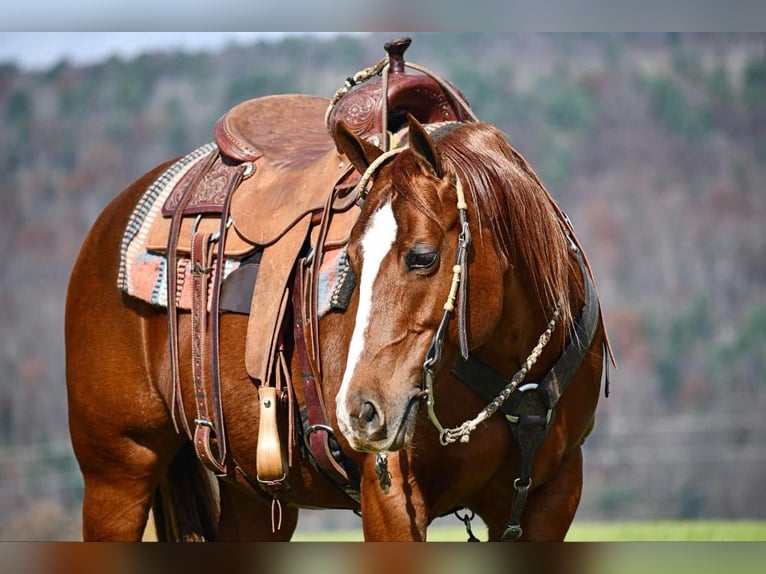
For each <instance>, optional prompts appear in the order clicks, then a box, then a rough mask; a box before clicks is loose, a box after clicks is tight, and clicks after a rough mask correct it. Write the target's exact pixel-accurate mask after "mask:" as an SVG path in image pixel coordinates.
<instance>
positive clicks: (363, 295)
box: [337, 203, 397, 425]
mask: <svg viewBox="0 0 766 574" xmlns="http://www.w3.org/2000/svg"><path fill="white" fill-rule="evenodd" d="M396 229H397V227H396V219H394V211H393V209H391V203H386V204H385V205H383V206H382V207H381V208H379V209H378V211H376V212H375V213H374V214H373V216H372V217H371V218H370V222H369V223H368V225H367V229H365V231H364V235H363V236H362V240H361V247H362V250H361V251H362V261H361V267H362V277H361V280H360V281H359V307H358V308H357V311H356V324H355V325H354V333H353V334H352V335H351V343H350V345H349V348H348V360H347V362H346V370H345V372H344V373H343V382H342V383H341V386H340V390H339V391H338V397H337V410H338V420H339V422H341V423H342V424H343V423H345V425H348V422H349V420H348V413H347V412H346V393H347V392H348V386H349V383H350V381H351V378H352V377H353V375H354V370H355V369H356V364H357V362H359V357H360V356H361V355H362V351H363V350H364V343H365V335H366V331H367V326H368V325H369V322H370V314H371V311H372V287H373V284H374V283H375V279H376V278H377V276H378V272H379V271H380V266H381V264H382V263H383V259H384V258H385V256H386V254H387V253H388V252H389V251H390V250H391V246H392V245H393V244H394V240H395V239H396Z"/></svg>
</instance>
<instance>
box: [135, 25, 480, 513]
mask: <svg viewBox="0 0 766 574" xmlns="http://www.w3.org/2000/svg"><path fill="white" fill-rule="evenodd" d="M409 44H410V40H409V39H408V38H404V39H401V40H397V41H393V42H390V43H388V44H386V46H385V48H386V51H387V53H388V56H387V58H385V59H384V61H385V63H386V64H387V67H386V68H385V73H386V74H387V75H386V77H385V78H382V77H380V74H379V70H378V71H377V73H374V74H371V78H372V79H369V78H364V80H365V81H364V83H359V84H358V85H354V84H355V82H354V81H353V80H350V81H349V82H347V86H346V88H344V89H343V90H342V94H341V95H340V96H339V95H336V98H335V99H334V100H333V101H332V102H330V100H326V99H324V98H320V97H315V96H308V95H278V96H268V97H263V98H257V99H253V100H248V101H246V102H243V103H241V104H239V105H237V106H236V107H234V108H233V109H231V110H230V111H228V112H227V113H226V114H224V115H223V116H222V117H221V118H220V120H218V122H217V123H216V125H215V127H214V137H215V144H216V145H215V148H214V149H213V151H212V152H211V153H210V154H209V155H208V156H207V158H206V159H204V160H203V161H200V162H198V164H197V165H195V167H194V168H193V169H191V170H189V171H188V172H187V173H186V174H185V175H184V177H183V178H182V179H181V181H180V182H179V183H178V185H177V186H176V187H175V188H174V189H173V191H172V192H171V194H170V195H169V197H168V199H167V201H166V202H165V204H164V206H163V210H162V214H163V217H158V218H157V219H156V220H155V222H154V223H153V225H152V228H151V230H150V232H149V237H148V239H147V242H148V246H149V248H150V249H153V250H155V251H158V252H164V253H165V254H166V257H167V268H168V269H170V270H175V269H176V268H177V263H178V260H179V258H180V257H186V258H190V259H191V262H192V272H191V281H192V305H191V318H192V342H191V345H192V361H193V364H192V374H193V377H192V378H193V382H194V391H195V397H196V409H197V412H196V416H195V417H194V425H193V426H192V427H189V425H188V422H187V417H186V415H185V413H184V406H183V404H182V401H181V398H180V397H181V392H180V387H179V385H180V384H181V383H180V380H179V377H178V373H179V350H178V348H179V340H178V313H179V311H178V308H177V305H176V297H175V296H174V295H175V294H176V293H177V292H178V284H177V281H178V279H177V277H176V275H177V273H174V272H172V271H171V272H170V273H169V274H168V282H167V283H168V298H167V300H168V329H169V341H170V363H171V377H169V383H168V385H167V386H166V387H165V388H163V389H161V393H162V395H163V398H164V400H165V402H166V404H167V405H168V408H169V410H170V412H171V414H172V417H173V421H174V424H175V425H176V429H177V430H179V432H181V430H183V431H184V432H186V434H187V435H188V436H189V437H190V438H191V439H192V441H193V443H194V445H195V449H196V451H197V455H198V456H199V458H200V460H201V461H202V462H203V463H204V464H205V465H206V466H207V467H208V468H209V469H210V470H211V471H212V472H214V473H215V474H217V475H219V476H222V477H229V478H234V479H235V480H236V481H237V482H238V483H240V484H242V485H244V486H246V487H248V488H250V489H252V488H255V487H256V486H258V487H260V488H262V489H266V490H267V491H269V492H271V493H272V494H273V493H274V492H276V491H278V490H279V489H280V488H281V487H282V486H283V484H284V483H285V481H286V479H287V471H288V466H289V461H288V460H287V457H286V455H285V450H286V449H285V447H284V444H283V441H281V440H280V437H279V432H278V428H277V422H276V421H277V418H278V417H281V416H288V417H289V419H290V423H291V424H292V423H293V422H294V421H298V420H299V419H300V417H297V416H296V415H295V413H294V412H293V410H292V404H293V402H294V400H293V394H292V386H291V384H292V383H291V381H290V374H289V368H288V366H287V365H288V361H286V360H285V357H284V355H283V351H284V341H285V339H286V338H288V337H293V338H294V343H295V345H294V347H295V350H296V353H297V355H298V359H299V363H300V366H301V370H302V371H303V373H302V374H303V377H302V379H303V385H304V388H303V395H304V397H305V402H306V404H305V405H304V409H305V416H304V418H305V419H306V420H305V422H304V423H298V426H299V427H302V428H301V430H300V432H299V433H297V434H301V433H302V434H303V438H304V442H305V443H306V445H307V446H308V447H309V452H310V454H311V455H312V457H313V460H314V462H315V464H316V465H317V466H318V468H319V469H320V470H321V471H322V472H323V473H324V474H325V475H326V476H327V477H328V478H330V479H331V480H332V481H333V482H334V483H335V484H336V485H337V486H339V487H340V488H342V489H343V490H344V491H345V492H346V493H347V494H349V496H351V497H352V498H356V493H357V492H358V471H356V469H354V468H352V467H351V466H349V465H348V464H347V461H346V460H344V457H343V456H342V453H341V452H339V451H340V449H338V448H337V443H336V442H335V440H334V437H333V436H332V430H331V428H330V427H329V426H328V423H327V416H326V412H325V407H324V403H323V398H322V389H321V384H320V381H321V372H322V368H321V361H320V352H319V348H318V345H319V337H318V318H317V313H316V309H317V306H316V304H317V277H318V268H319V264H320V263H321V261H322V259H323V255H324V254H325V253H327V252H328V251H330V250H332V249H336V248H339V247H341V246H343V245H345V243H346V241H347V238H348V234H349V232H350V230H351V227H352V226H353V224H354V223H355V221H356V219H357V216H358V213H359V209H358V207H357V205H356V201H357V197H355V195H354V193H352V191H353V190H354V187H355V185H356V183H357V181H358V180H359V177H360V174H358V173H356V172H355V171H354V169H353V167H352V166H351V165H350V162H349V161H348V160H347V159H346V158H345V157H344V156H343V155H342V154H341V153H340V152H339V151H338V149H337V147H336V145H335V140H334V136H335V130H336V126H337V125H338V123H339V122H341V121H343V122H344V123H345V124H346V125H347V126H348V127H349V128H350V129H351V130H352V131H354V132H355V133H357V134H358V135H360V136H362V137H364V138H366V139H368V140H370V141H372V142H373V143H378V142H380V141H381V140H382V139H384V138H386V137H387V133H389V132H395V131H397V130H398V128H400V127H401V126H402V125H403V124H404V123H405V122H406V118H405V116H406V114H407V113H409V114H412V115H413V116H415V117H416V118H417V119H418V120H419V121H421V122H422V123H431V122H441V121H454V120H462V119H465V118H464V114H465V113H466V109H467V108H465V107H463V106H464V104H463V105H461V103H460V102H458V101H456V100H455V97H454V95H453V94H451V93H450V91H449V90H447V91H445V90H443V89H442V87H441V85H440V84H439V83H438V82H436V81H435V80H434V79H432V78H431V77H429V76H427V75H424V74H409V73H406V72H405V70H404V57H403V56H404V52H405V50H406V49H407V47H408V46H409ZM368 80H369V81H368ZM339 93H341V91H339ZM226 258H237V259H239V260H240V263H241V264H240V265H239V267H238V268H237V269H236V270H235V271H234V272H232V273H230V274H228V275H226V276H225V278H223V277H224V273H223V262H224V261H225V259H226ZM224 312H235V313H243V314H247V315H249V318H248V328H247V340H246V353H245V366H246V369H247V372H248V374H249V376H250V377H251V379H252V380H253V382H254V384H255V386H256V387H257V389H258V393H259V400H260V405H261V422H260V427H259V439H258V440H259V442H258V460H257V461H256V462H257V465H256V466H257V476H256V480H253V479H251V478H250V477H248V476H247V475H246V474H245V473H244V472H243V471H242V470H241V468H240V467H239V465H238V464H237V463H236V461H235V460H233V458H232V457H231V456H230V454H229V453H228V451H227V440H226V430H225V421H224V410H223V405H222V403H221V398H220V388H221V381H220V378H219V373H218V360H219V359H218V349H219V321H220V316H221V314H222V313H224ZM290 316H292V317H293V324H292V325H288V324H286V323H287V322H286V320H285V318H286V317H290ZM283 399H286V400H283ZM284 404H288V405H291V406H290V408H289V409H288V411H289V412H288V413H287V414H286V415H285V414H283V413H281V412H279V408H281V407H280V405H284ZM294 434H295V433H293V432H290V433H289V435H290V437H292V436H294ZM290 440H291V439H289V438H288V442H289V441H290ZM288 446H289V449H288V450H289V452H290V453H291V452H292V450H291V448H292V444H291V443H290V444H289V445H288Z"/></svg>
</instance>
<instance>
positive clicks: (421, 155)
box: [407, 114, 444, 179]
mask: <svg viewBox="0 0 766 574" xmlns="http://www.w3.org/2000/svg"><path fill="white" fill-rule="evenodd" d="M407 123H408V125H409V136H408V137H409V143H410V150H411V151H412V153H414V154H415V157H416V158H417V159H418V162H419V163H420V164H421V165H423V166H425V167H426V169H427V170H429V171H431V172H433V173H434V174H435V175H436V177H438V178H439V179H441V178H442V177H444V168H443V166H442V158H441V155H440V154H439V151H438V150H437V149H436V144H435V143H434V140H433V138H432V137H431V136H430V135H428V132H426V130H425V128H424V127H423V124H421V123H420V122H419V121H418V120H417V119H415V117H414V116H413V115H412V114H407Z"/></svg>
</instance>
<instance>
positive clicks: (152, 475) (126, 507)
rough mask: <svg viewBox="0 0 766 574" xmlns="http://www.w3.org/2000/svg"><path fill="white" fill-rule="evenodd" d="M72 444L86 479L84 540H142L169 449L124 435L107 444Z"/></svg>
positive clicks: (83, 513) (83, 516)
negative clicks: (151, 446) (157, 447)
mask: <svg viewBox="0 0 766 574" xmlns="http://www.w3.org/2000/svg"><path fill="white" fill-rule="evenodd" d="M75 449H76V452H79V453H80V454H79V455H78V458H79V461H80V468H81V470H82V473H83V478H84V482H85V490H84V496H83V506H82V521H83V538H84V540H115V541H136V540H141V537H142V535H143V532H144V528H145V527H146V522H147V519H148V515H149V510H150V508H151V505H152V500H153V493H154V489H155V488H156V486H157V484H158V482H159V479H160V478H161V475H162V470H163V469H164V467H165V466H167V463H168V462H169V459H170V458H171V456H172V455H171V454H169V453H161V452H158V451H156V450H154V449H152V448H150V447H148V446H146V445H142V444H139V443H137V442H134V441H132V440H131V439H128V438H125V439H122V440H120V441H118V442H115V441H112V442H110V444H109V448H107V447H106V446H104V447H102V448H99V447H98V446H97V445H90V446H88V447H84V445H83V443H82V442H80V443H78V444H77V446H76V447H75ZM86 449H87V454H85V453H86Z"/></svg>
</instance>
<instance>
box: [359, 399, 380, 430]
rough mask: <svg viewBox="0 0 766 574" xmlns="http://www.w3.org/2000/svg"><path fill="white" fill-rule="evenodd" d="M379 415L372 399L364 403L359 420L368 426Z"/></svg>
mask: <svg viewBox="0 0 766 574" xmlns="http://www.w3.org/2000/svg"><path fill="white" fill-rule="evenodd" d="M377 416H378V411H377V409H376V408H375V405H373V404H372V403H371V402H370V401H366V402H365V403H364V404H363V405H362V410H360V411H359V422H360V423H362V425H364V426H367V425H369V424H370V423H372V422H373V421H374V420H375V418H376V417H377Z"/></svg>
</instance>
